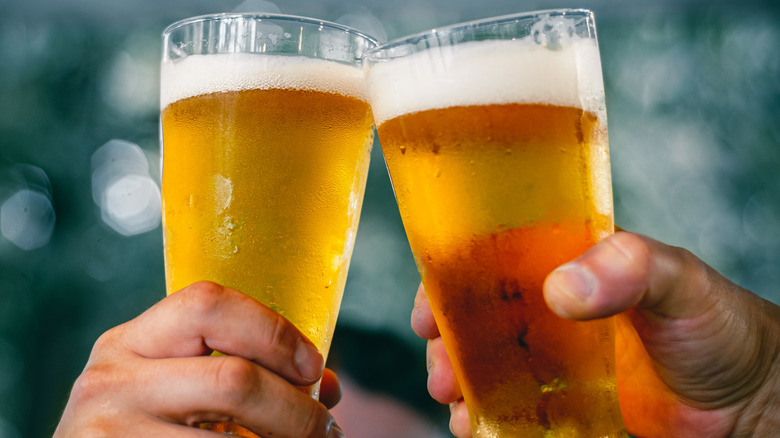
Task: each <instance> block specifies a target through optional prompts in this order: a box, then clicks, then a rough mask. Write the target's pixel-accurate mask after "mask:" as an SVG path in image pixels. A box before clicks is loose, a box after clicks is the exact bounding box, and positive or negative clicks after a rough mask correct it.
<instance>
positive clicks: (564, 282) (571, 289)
mask: <svg viewBox="0 0 780 438" xmlns="http://www.w3.org/2000/svg"><path fill="white" fill-rule="evenodd" d="M548 281H549V282H550V285H551V286H553V288H555V289H557V291H558V292H559V293H563V294H565V295H568V296H570V297H572V298H574V299H576V300H579V301H587V299H588V298H590V296H591V295H593V293H594V292H595V291H596V289H597V288H598V279H597V278H596V276H595V275H594V274H593V272H592V271H591V270H590V269H588V268H587V267H585V266H583V265H581V264H579V263H567V264H565V265H563V266H561V267H559V268H558V269H556V270H554V271H553V272H552V273H551V274H550V276H549V278H548Z"/></svg>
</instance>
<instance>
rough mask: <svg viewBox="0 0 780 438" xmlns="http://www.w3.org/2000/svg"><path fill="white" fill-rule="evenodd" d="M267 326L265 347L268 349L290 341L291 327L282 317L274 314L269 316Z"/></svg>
mask: <svg viewBox="0 0 780 438" xmlns="http://www.w3.org/2000/svg"><path fill="white" fill-rule="evenodd" d="M267 324H268V325H267V327H266V330H265V333H266V339H265V341H266V345H268V346H270V347H279V346H283V345H285V344H286V343H287V342H289V341H290V340H291V339H292V337H291V336H290V334H291V331H292V330H291V328H292V326H291V325H290V323H289V322H288V321H287V320H286V319H285V318H284V317H283V316H282V315H279V314H277V313H275V312H274V313H273V314H271V315H269V318H268V320H267Z"/></svg>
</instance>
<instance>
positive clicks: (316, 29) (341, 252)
mask: <svg viewBox="0 0 780 438" xmlns="http://www.w3.org/2000/svg"><path fill="white" fill-rule="evenodd" d="M375 45H376V43H375V41H374V40H373V39H372V38H371V37H369V36H366V35H364V34H362V33H360V32H358V31H355V30H353V29H350V28H347V27H344V26H341V25H337V24H334V23H328V22H323V21H321V20H313V19H308V18H301V17H293V16H284V15H228V14H220V15H211V16H204V17H196V18H192V19H188V20H184V21H181V22H178V23H175V24H173V25H171V26H170V27H168V28H167V29H166V30H165V32H164V34H163V59H162V72H161V110H162V114H161V115H162V142H163V176H162V197H163V230H164V244H165V273H166V282H167V290H168V293H169V294H170V293H174V292H175V291H177V290H180V289H181V288H183V287H185V286H187V285H189V284H191V283H193V282H196V281H199V280H210V281H214V282H217V283H220V284H223V285H226V286H229V287H232V288H235V289H238V290H240V291H243V292H244V293H247V294H249V295H251V296H252V297H254V298H256V299H257V300H259V301H260V302H262V303H264V304H265V305H267V306H268V307H270V308H272V309H274V310H275V311H277V312H278V313H280V314H282V315H283V316H285V317H286V318H287V319H289V320H290V321H292V323H294V324H295V325H296V326H297V327H298V328H299V329H300V330H301V331H302V332H303V333H304V334H305V335H306V336H307V337H308V338H309V339H310V340H311V341H312V342H314V344H315V345H316V346H317V347H318V348H319V350H320V352H321V353H322V354H323V355H324V356H327V353H328V348H329V346H330V342H331V337H332V335H333V330H334V328H335V324H336V317H337V315H338V313H339V306H340V302H341V296H342V292H343V290H344V284H345V281H346V278H347V269H348V266H349V262H350V257H351V254H352V248H353V244H354V242H355V234H356V232H357V226H358V218H359V216H360V208H361V205H362V200H363V193H364V188H365V183H366V175H367V172H368V164H369V156H370V151H371V146H372V143H373V135H374V134H373V132H374V128H373V118H372V114H371V111H370V108H369V105H368V102H367V95H366V85H365V78H364V74H363V70H362V66H361V58H362V56H363V54H364V52H365V51H366V50H367V49H369V48H371V47H373V46H375ZM311 392H312V395H313V396H315V397H316V396H317V389H316V388H312V389H311ZM220 427H221V426H220ZM232 427H233V426H228V431H232V433H242V432H235V430H231V428H232ZM234 429H236V430H237V428H234ZM218 430H223V429H218ZM247 436H253V435H247Z"/></svg>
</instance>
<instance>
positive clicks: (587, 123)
mask: <svg viewBox="0 0 780 438" xmlns="http://www.w3.org/2000/svg"><path fill="white" fill-rule="evenodd" d="M364 65H365V67H366V80H367V82H368V86H369V102H370V103H371V106H372V110H373V113H374V119H375V120H376V124H377V131H378V135H379V140H380V143H381V145H382V151H383V153H384V157H385V160H386V162H387V167H388V170H389V172H390V177H391V180H392V183H393V188H394V190H395V194H396V199H397V201H398V206H399V208H400V211H401V216H402V219H403V223H404V228H405V230H406V234H407V236H408V239H409V243H410V245H411V248H412V251H413V253H414V256H415V261H416V263H417V267H418V269H419V271H420V275H421V277H422V281H423V284H424V285H425V289H426V291H427V294H428V298H429V299H430V303H431V307H432V309H433V313H434V316H435V319H436V322H437V324H438V326H439V329H440V332H441V336H442V339H443V341H444V344H445V347H446V349H447V352H448V354H449V356H450V358H451V360H452V361H453V366H454V370H455V373H456V376H457V378H458V381H459V382H460V385H461V388H462V390H463V397H464V399H465V402H466V404H467V406H468V409H469V412H470V416H471V427H472V430H473V432H474V435H475V436H476V437H515V436H523V437H579V436H582V437H596V436H598V437H606V436H610V437H612V436H627V435H626V432H625V430H624V426H623V421H622V418H621V415H620V409H619V405H618V398H617V390H616V383H615V368H614V322H613V320H612V319H603V320H598V321H593V322H575V321H570V320H565V319H562V318H560V317H558V316H556V315H555V314H553V313H552V312H551V311H550V310H549V309H548V307H547V306H546V304H545V302H544V299H543V297H542V283H543V281H544V279H545V277H546V276H547V274H549V273H550V272H551V271H552V270H553V269H554V268H556V267H557V266H559V265H561V264H563V263H565V262H567V261H570V260H572V259H574V258H575V257H577V256H579V255H580V254H582V253H583V252H584V251H585V250H586V249H588V248H589V247H590V246H592V245H594V244H595V243H596V242H598V241H599V240H600V239H602V238H604V237H605V236H607V235H609V234H610V233H612V232H613V215H612V189H611V177H610V168H609V152H608V143H607V121H606V110H605V106H604V105H605V104H604V89H603V81H602V77H601V62H600V58H599V50H598V45H597V40H596V30H595V26H594V21H593V15H592V13H591V12H589V11H585V10H557V11H540V12H532V13H527V14H521V15H513V16H505V17H497V18H491V19H486V20H481V21H475V22H470V23H465V24H459V25H454V26H450V27H443V28H438V29H435V30H431V31H429V32H424V33H421V34H418V35H414V36H410V37H407V38H403V39H400V40H396V41H392V42H389V43H387V44H384V45H382V46H380V47H377V48H375V49H373V50H371V51H369V53H367V55H366V58H365V59H364Z"/></svg>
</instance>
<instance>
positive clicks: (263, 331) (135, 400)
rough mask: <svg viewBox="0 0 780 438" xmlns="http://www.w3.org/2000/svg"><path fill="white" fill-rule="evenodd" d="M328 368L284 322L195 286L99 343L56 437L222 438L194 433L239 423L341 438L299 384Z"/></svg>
mask: <svg viewBox="0 0 780 438" xmlns="http://www.w3.org/2000/svg"><path fill="white" fill-rule="evenodd" d="M213 350H217V351H220V352H223V353H226V354H228V355H231V356H221V357H217V356H214V357H212V356H209V354H210V353H211V352H212V351H213ZM323 366H324V365H323V358H322V356H321V355H320V354H319V352H318V351H317V349H316V348H315V347H314V346H313V345H312V344H311V342H309V341H308V340H307V339H306V338H305V337H304V336H303V335H302V334H301V333H300V332H299V331H298V330H297V329H296V328H295V327H294V326H293V325H292V324H291V323H289V322H288V321H287V320H286V319H284V318H282V317H280V316H279V315H278V314H276V313H275V312H273V311H272V310H270V309H268V308H267V307H265V306H263V305H262V304H260V303H258V302H257V301H255V300H253V299H251V298H249V297H247V296H246V295H244V294H241V293H240V292H237V291H235V290H232V289H229V288H225V287H222V286H219V285H217V284H214V283H209V282H201V283H196V284H194V285H191V286H188V287H187V288H185V289H182V290H181V291H179V292H176V293H174V294H172V295H171V296H169V297H167V298H165V299H163V300H162V301H160V302H159V303H158V304H156V305H155V306H153V307H152V308H150V309H149V310H147V311H146V312H144V313H143V314H142V315H140V316H139V317H137V318H135V319H134V320H132V321H130V322H128V323H125V324H123V325H120V326H118V327H115V328H113V329H111V330H109V331H108V332H106V333H105V334H103V336H101V337H100V339H98V341H97V343H96V344H95V347H94V349H93V350H92V354H91V356H90V358H89V361H88V363H87V366H86V368H85V369H84V371H83V373H82V374H81V376H80V377H79V378H78V379H77V381H76V383H75V385H74V387H73V391H72V393H71V396H70V399H69V400H68V404H67V406H66V408H65V412H64V414H63V416H62V419H61V421H60V424H59V426H58V427H57V431H56V432H55V434H54V436H55V438H66V437H109V436H143V437H171V436H176V437H209V436H213V437H217V436H223V435H219V434H217V433H215V432H210V431H205V430H201V429H198V428H195V427H192V426H193V425H195V424H196V423H199V422H202V421H223V420H233V421H235V422H237V423H239V424H241V425H243V426H244V427H247V428H249V429H251V430H253V431H254V432H255V433H257V434H259V435H261V436H273V437H291V438H292V437H296V438H298V437H328V438H332V437H343V434H342V433H341V431H340V429H339V428H338V426H336V425H335V423H334V422H333V419H332V417H331V416H330V414H329V413H328V411H327V409H326V407H325V406H324V405H323V404H321V403H320V402H317V401H315V400H314V399H312V398H311V397H310V396H309V395H308V394H306V393H304V392H302V391H300V390H299V389H297V388H296V387H295V386H294V385H300V386H303V385H309V384H312V383H314V382H316V381H317V379H319V378H320V376H323ZM325 371H326V372H325V374H324V377H323V384H322V397H321V398H322V399H323V400H325V403H326V404H328V405H329V406H331V405H333V404H335V403H336V402H337V401H338V398H339V397H340V389H339V385H338V382H337V380H336V379H335V375H334V374H333V373H332V372H329V371H328V370H325Z"/></svg>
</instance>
